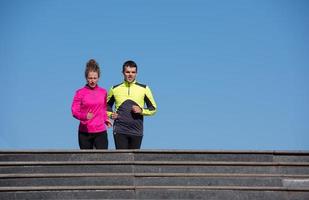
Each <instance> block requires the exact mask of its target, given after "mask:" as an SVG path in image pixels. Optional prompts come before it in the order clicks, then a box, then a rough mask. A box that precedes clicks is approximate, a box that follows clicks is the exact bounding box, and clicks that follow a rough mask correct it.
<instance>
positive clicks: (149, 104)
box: [142, 86, 157, 116]
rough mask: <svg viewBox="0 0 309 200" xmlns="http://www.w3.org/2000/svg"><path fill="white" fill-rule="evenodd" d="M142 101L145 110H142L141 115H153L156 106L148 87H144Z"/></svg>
mask: <svg viewBox="0 0 309 200" xmlns="http://www.w3.org/2000/svg"><path fill="white" fill-rule="evenodd" d="M144 101H145V103H146V106H147V108H143V112H142V115H145V116H149V115H154V114H155V113H156V112H157V104H156V102H155V100H154V98H153V95H152V92H151V90H150V88H149V87H148V86H146V92H145V97H144Z"/></svg>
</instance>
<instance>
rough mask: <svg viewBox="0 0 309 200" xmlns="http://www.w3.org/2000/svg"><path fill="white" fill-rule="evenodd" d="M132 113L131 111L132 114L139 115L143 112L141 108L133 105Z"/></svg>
mask: <svg viewBox="0 0 309 200" xmlns="http://www.w3.org/2000/svg"><path fill="white" fill-rule="evenodd" d="M132 111H133V112H134V113H139V114H141V113H142V112H143V110H142V109H141V107H139V106H136V105H133V106H132Z"/></svg>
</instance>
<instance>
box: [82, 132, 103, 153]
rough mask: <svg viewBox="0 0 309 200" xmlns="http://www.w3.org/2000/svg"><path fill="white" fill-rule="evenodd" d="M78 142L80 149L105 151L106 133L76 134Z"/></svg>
mask: <svg viewBox="0 0 309 200" xmlns="http://www.w3.org/2000/svg"><path fill="white" fill-rule="evenodd" d="M78 142H79V148H80V149H93V148H95V149H107V148H108V139H107V131H103V132H99V133H85V132H78Z"/></svg>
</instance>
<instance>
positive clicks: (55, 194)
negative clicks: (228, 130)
mask: <svg viewBox="0 0 309 200" xmlns="http://www.w3.org/2000/svg"><path fill="white" fill-rule="evenodd" d="M308 197H309V192H308V190H306V189H302V190H300V189H289V188H283V187H235V186H233V187H231V186H230V187H216V186H200V187H198V186H174V187H171V186H165V187H163V186H139V187H127V186H122V187H115V186H114V187H108V186H90V187H86V186H83V187H76V186H74V187H68V186H65V187H59V186H58V187H23V188H20V187H18V188H14V187H9V188H7V189H6V188H1V190H0V198H1V199H211V200H219V199H220V200H221V199H229V200H230V199H231V200H241V199H254V200H266V199H267V200H268V199H271V200H296V199H297V200H307V199H308Z"/></svg>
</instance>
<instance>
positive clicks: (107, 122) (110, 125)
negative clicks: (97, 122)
mask: <svg viewBox="0 0 309 200" xmlns="http://www.w3.org/2000/svg"><path fill="white" fill-rule="evenodd" d="M105 124H106V126H107V127H108V128H110V127H112V122H111V121H110V120H109V119H106V121H105Z"/></svg>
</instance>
